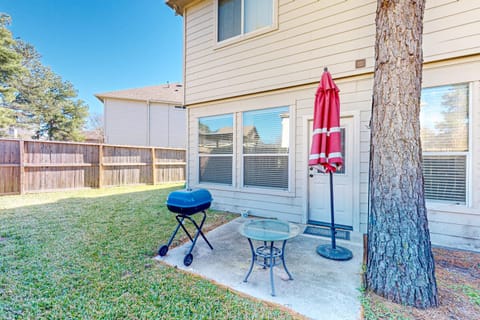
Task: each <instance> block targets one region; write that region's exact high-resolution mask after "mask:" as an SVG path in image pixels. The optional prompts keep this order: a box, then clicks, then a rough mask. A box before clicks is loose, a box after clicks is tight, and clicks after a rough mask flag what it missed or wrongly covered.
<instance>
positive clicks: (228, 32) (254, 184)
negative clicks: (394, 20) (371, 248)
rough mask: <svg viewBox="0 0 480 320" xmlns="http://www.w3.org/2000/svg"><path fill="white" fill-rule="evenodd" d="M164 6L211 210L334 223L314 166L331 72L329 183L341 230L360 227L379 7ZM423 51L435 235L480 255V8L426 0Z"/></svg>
mask: <svg viewBox="0 0 480 320" xmlns="http://www.w3.org/2000/svg"><path fill="white" fill-rule="evenodd" d="M166 3H167V5H169V6H170V7H171V8H172V9H174V10H175V12H176V13H177V14H180V15H182V16H183V19H184V85H185V93H184V94H185V97H184V99H185V105H186V107H187V118H188V120H187V121H188V124H187V127H188V139H187V140H188V142H187V143H188V146H187V149H188V150H189V151H188V167H189V173H188V184H189V186H190V187H204V188H208V189H209V190H210V191H211V192H212V193H213V196H214V199H215V201H214V208H216V209H222V210H228V211H232V212H242V211H243V210H246V211H248V212H250V213H251V214H253V215H258V216H263V217H276V218H281V219H285V220H289V221H293V222H298V223H307V224H313V225H324V224H328V223H329V222H330V217H329V207H328V206H329V200H328V197H329V192H328V188H327V183H328V177H327V176H323V175H322V174H317V173H316V172H311V171H310V170H309V168H308V165H307V163H308V160H307V159H308V152H309V146H310V137H311V126H312V118H313V103H314V96H315V92H316V88H317V85H318V82H319V79H320V77H321V74H322V72H323V68H324V67H328V69H329V71H330V72H331V74H332V76H333V78H334V80H335V81H336V83H337V85H338V86H339V88H340V102H341V126H342V128H343V129H342V133H343V142H344V150H343V151H344V160H345V166H344V169H343V170H342V171H341V172H338V173H336V174H335V178H334V181H335V208H336V222H337V223H338V224H340V225H342V226H343V227H344V228H345V229H350V230H353V231H358V232H365V231H366V226H367V212H368V163H369V149H370V141H369V138H370V131H369V120H370V113H371V105H372V101H371V96H372V88H373V67H374V63H375V61H374V41H375V11H376V6H377V1H374V0H357V1H349V0H329V1H319V0H194V1H188V0H167V1H166ZM423 49H424V72H423V91H422V111H421V127H422V139H423V158H424V175H425V192H426V199H427V208H428V217H429V223H430V225H429V226H430V231H431V239H432V242H433V243H434V244H439V245H445V246H453V247H459V248H470V249H475V250H480V2H479V1H476V0H436V1H433V0H427V8H426V13H425V18H424V38H423ZM251 127H254V128H255V131H256V134H255V135H248V134H247V131H246V130H245V128H251ZM222 133H223V134H222ZM224 133H228V134H224ZM230 133H231V134H230ZM215 136H216V137H218V138H215V139H213V137H215ZM211 168H215V170H212V169H211Z"/></svg>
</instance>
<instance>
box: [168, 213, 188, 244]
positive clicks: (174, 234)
mask: <svg viewBox="0 0 480 320" xmlns="http://www.w3.org/2000/svg"><path fill="white" fill-rule="evenodd" d="M176 219H177V221H178V224H177V227H176V228H175V231H174V232H173V234H172V235H171V236H170V240H168V243H167V247H170V245H171V244H172V242H173V239H175V236H176V235H177V232H178V229H180V227H182V228H183V225H182V222H183V219H182V220H179V218H178V216H176ZM184 230H185V228H184ZM188 236H189V237H190V235H188ZM190 239H191V238H190Z"/></svg>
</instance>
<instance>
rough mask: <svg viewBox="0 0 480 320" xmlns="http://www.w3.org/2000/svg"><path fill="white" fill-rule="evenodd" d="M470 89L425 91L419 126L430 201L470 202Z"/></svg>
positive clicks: (451, 88) (431, 89) (449, 88)
mask: <svg viewBox="0 0 480 320" xmlns="http://www.w3.org/2000/svg"><path fill="white" fill-rule="evenodd" d="M468 88H469V87H468V84H456V85H448V86H442V87H434V88H426V89H423V90H422V104H421V111H420V123H421V137H422V149H423V174H424V177H425V198H426V199H427V200H434V201H441V202H448V203H456V204H466V202H467V159H468V156H469V114H468V109H469V90H468Z"/></svg>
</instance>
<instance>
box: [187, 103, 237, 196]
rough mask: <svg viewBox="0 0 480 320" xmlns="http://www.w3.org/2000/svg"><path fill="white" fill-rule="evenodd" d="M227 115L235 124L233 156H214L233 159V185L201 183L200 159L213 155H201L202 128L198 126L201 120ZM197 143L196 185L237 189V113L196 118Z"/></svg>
mask: <svg viewBox="0 0 480 320" xmlns="http://www.w3.org/2000/svg"><path fill="white" fill-rule="evenodd" d="M226 115H232V122H233V125H232V130H233V137H232V140H233V141H232V154H231V155H230V154H216V155H214V156H215V157H217V156H223V157H230V156H231V157H232V184H231V185H228V184H224V183H215V182H209V181H206V182H201V181H200V157H202V156H204V157H208V156H212V155H211V154H205V153H200V150H199V148H198V144H199V142H200V141H199V139H198V136H199V134H200V127H199V125H198V123H199V121H200V119H201V118H208V117H217V116H226ZM196 126H197V128H196V132H197V134H196V143H195V149H196V150H195V153H196V160H195V165H196V167H197V169H196V172H197V174H196V177H195V184H196V185H197V186H201V187H205V186H214V187H217V188H220V189H224V190H227V189H228V190H232V189H235V186H236V185H237V182H236V181H237V177H236V174H235V163H236V161H237V152H236V150H237V141H236V139H235V135H236V132H237V121H236V114H235V112H231V113H224V114H215V115H209V116H202V117H197V118H196Z"/></svg>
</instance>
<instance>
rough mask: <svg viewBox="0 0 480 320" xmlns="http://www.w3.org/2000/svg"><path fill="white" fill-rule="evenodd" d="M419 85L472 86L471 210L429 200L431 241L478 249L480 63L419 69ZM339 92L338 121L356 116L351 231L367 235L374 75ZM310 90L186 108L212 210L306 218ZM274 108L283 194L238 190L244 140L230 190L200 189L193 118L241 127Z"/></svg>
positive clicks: (193, 175) (193, 163) (193, 160)
mask: <svg viewBox="0 0 480 320" xmlns="http://www.w3.org/2000/svg"><path fill="white" fill-rule="evenodd" d="M423 77H424V78H423V84H424V87H432V86H441V85H447V84H455V83H465V82H469V83H471V87H472V90H471V100H472V101H471V110H472V111H471V112H472V117H471V119H472V125H471V131H472V132H471V140H472V143H471V145H472V150H471V164H470V167H469V171H470V173H469V176H470V177H471V182H470V188H469V191H468V194H469V198H470V201H469V202H470V204H468V205H466V206H462V205H446V204H435V203H430V202H427V208H428V215H429V222H430V224H429V226H430V232H431V238H432V242H433V243H434V244H437V245H444V246H452V247H458V248H466V249H473V250H479V251H480V190H479V183H480V153H479V149H478V145H479V143H478V142H479V141H480V122H479V121H478V119H480V90H479V89H480V57H476V58H466V59H457V60H451V61H448V62H442V63H432V64H427V65H426V66H425V67H424V76H423ZM337 85H338V87H339V88H340V101H341V115H342V116H343V117H347V116H348V117H354V122H355V123H356V126H355V127H356V131H355V134H354V135H355V138H354V139H355V142H354V143H356V144H357V143H358V148H357V149H356V151H355V154H354V161H355V162H356V166H357V168H358V170H357V171H358V172H357V178H356V180H355V182H354V183H355V184H356V185H355V188H354V190H357V192H356V194H355V195H354V197H353V198H354V202H355V203H354V206H353V208H355V209H354V210H356V212H354V215H355V216H356V218H355V219H354V221H356V222H355V223H354V225H353V230H354V231H357V232H366V229H367V215H368V172H369V152H370V130H369V121H370V108H371V96H372V94H371V90H372V87H373V74H369V75H360V76H352V77H349V78H343V79H340V80H338V81H337ZM316 87H317V85H316V84H312V85H305V86H299V87H296V88H289V89H285V90H277V91H271V92H268V93H262V94H255V95H249V96H245V97H241V98H232V99H223V100H220V101H215V102H209V103H205V104H201V105H197V106H193V107H191V108H189V110H188V111H189V122H188V125H189V133H190V135H189V141H190V148H189V163H188V165H189V168H190V171H189V177H188V179H189V185H190V187H203V188H208V189H209V190H210V191H211V192H212V194H213V197H214V199H215V200H214V202H213V208H215V209H218V210H226V211H230V212H236V213H240V212H241V211H242V210H248V212H249V213H250V214H252V215H256V216H262V217H270V218H273V217H274V218H280V219H286V220H289V221H293V222H297V223H306V222H307V220H308V179H309V178H308V173H309V172H308V166H307V157H308V152H309V146H308V145H307V144H308V134H310V132H309V130H308V128H307V127H306V126H307V124H308V122H307V121H308V120H310V119H312V118H313V103H314V96H315V92H316ZM278 106H290V112H291V115H290V117H291V119H292V128H291V129H292V130H291V137H290V138H291V146H292V147H291V148H292V150H291V161H292V163H291V168H290V177H291V181H290V188H289V190H288V191H272V190H269V189H260V188H245V187H242V185H241V177H242V175H243V169H242V163H241V157H242V141H241V136H240V135H239V136H237V140H236V141H235V147H234V150H235V152H234V164H235V168H234V179H233V185H232V186H221V185H216V184H208V183H200V184H199V183H198V177H199V172H198V168H199V160H198V147H197V146H198V134H199V132H198V119H199V118H200V117H206V116H213V115H218V114H225V113H233V114H234V119H235V120H236V125H237V126H238V125H240V123H241V117H242V112H245V111H251V110H255V109H264V108H270V107H278Z"/></svg>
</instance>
